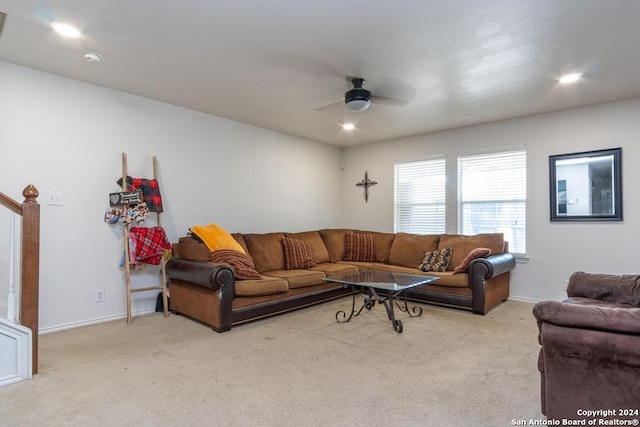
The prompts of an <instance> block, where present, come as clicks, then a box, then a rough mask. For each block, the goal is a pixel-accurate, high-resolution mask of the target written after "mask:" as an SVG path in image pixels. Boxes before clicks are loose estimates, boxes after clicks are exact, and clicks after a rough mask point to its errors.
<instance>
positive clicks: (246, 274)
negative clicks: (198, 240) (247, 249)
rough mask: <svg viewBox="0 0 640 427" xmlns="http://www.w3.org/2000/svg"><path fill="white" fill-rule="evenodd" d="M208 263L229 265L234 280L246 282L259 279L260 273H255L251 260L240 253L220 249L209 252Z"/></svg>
mask: <svg viewBox="0 0 640 427" xmlns="http://www.w3.org/2000/svg"><path fill="white" fill-rule="evenodd" d="M210 261H211V262H214V263H217V264H219V263H222V264H229V265H230V266H231V267H232V268H233V271H234V273H235V277H236V279H239V280H246V279H259V278H260V273H258V272H257V271H256V267H255V265H254V264H253V259H251V257H250V256H249V255H247V254H243V253H242V252H238V251H232V250H230V249H220V250H218V251H215V252H211V257H210Z"/></svg>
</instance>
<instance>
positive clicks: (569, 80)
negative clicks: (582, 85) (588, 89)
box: [558, 73, 582, 84]
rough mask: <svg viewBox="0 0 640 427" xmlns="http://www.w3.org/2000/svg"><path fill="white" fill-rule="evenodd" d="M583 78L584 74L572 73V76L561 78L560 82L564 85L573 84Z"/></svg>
mask: <svg viewBox="0 0 640 427" xmlns="http://www.w3.org/2000/svg"><path fill="white" fill-rule="evenodd" d="M581 77H582V74H580V73H572V74H567V75H564V76H562V77H560V80H558V81H559V82H560V83H562V84H567V83H573V82H577V81H578V80H580V78H581Z"/></svg>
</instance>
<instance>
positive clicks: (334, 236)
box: [318, 228, 353, 262]
mask: <svg viewBox="0 0 640 427" xmlns="http://www.w3.org/2000/svg"><path fill="white" fill-rule="evenodd" d="M318 233H320V237H322V240H323V241H324V244H325V246H326V247H327V250H328V251H329V262H338V261H342V260H343V259H344V235H345V234H347V233H353V230H348V229H345V228H327V229H324V230H319V231H318Z"/></svg>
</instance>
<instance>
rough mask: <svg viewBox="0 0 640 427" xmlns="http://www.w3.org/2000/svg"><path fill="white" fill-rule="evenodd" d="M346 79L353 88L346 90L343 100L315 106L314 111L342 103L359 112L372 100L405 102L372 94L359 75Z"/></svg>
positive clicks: (383, 103) (401, 104)
mask: <svg viewBox="0 0 640 427" xmlns="http://www.w3.org/2000/svg"><path fill="white" fill-rule="evenodd" d="M347 81H348V82H350V83H351V84H352V85H353V89H351V90H348V91H347V92H345V94H344V101H338V102H333V103H331V104H328V105H325V106H322V107H319V108H316V111H319V110H325V109H327V108H331V107H334V106H336V105H340V104H342V103H343V102H344V104H345V105H346V106H347V108H349V109H350V110H351V111H355V112H361V111H365V110H366V109H367V108H369V106H370V105H371V103H372V102H374V103H376V104H381V105H390V106H394V107H401V106H404V105H406V104H407V101H403V100H401V99H397V98H389V97H386V96H376V95H372V94H371V92H370V91H368V90H367V89H365V88H363V87H362V85H363V84H364V79H363V78H360V77H347Z"/></svg>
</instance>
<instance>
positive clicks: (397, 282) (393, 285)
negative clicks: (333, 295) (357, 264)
mask: <svg viewBox="0 0 640 427" xmlns="http://www.w3.org/2000/svg"><path fill="white" fill-rule="evenodd" d="M324 280H325V281H326V282H335V283H342V284H344V285H359V286H368V287H370V288H376V289H384V290H388V291H402V290H404V289H408V288H412V287H414V286H419V285H424V284H426V283H431V282H433V281H436V280H438V278H437V277H433V276H419V275H417V274H406V273H393V272H390V271H374V270H365V271H359V272H357V273H349V274H343V275H340V276H335V277H325V278H324Z"/></svg>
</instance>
